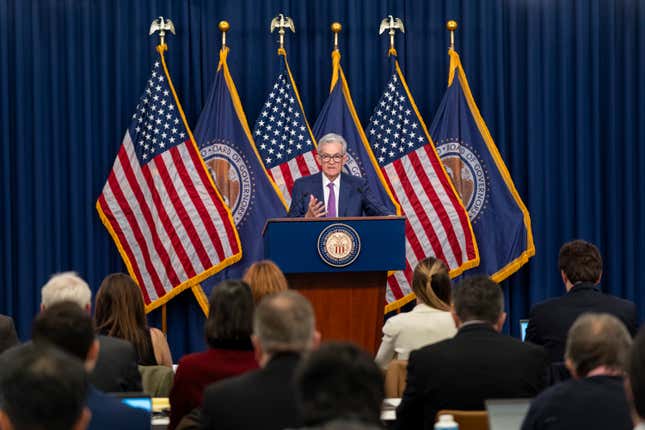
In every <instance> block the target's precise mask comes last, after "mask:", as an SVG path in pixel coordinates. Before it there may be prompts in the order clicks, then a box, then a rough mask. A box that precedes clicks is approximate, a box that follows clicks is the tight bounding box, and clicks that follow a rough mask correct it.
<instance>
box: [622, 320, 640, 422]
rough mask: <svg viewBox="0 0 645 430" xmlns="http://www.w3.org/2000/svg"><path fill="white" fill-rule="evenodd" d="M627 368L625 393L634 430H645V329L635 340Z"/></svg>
mask: <svg viewBox="0 0 645 430" xmlns="http://www.w3.org/2000/svg"><path fill="white" fill-rule="evenodd" d="M626 368H627V369H626V370H627V371H626V378H625V391H626V392H627V401H628V403H629V407H630V410H631V412H632V420H633V422H634V430H645V329H641V330H640V331H639V332H638V335H637V336H636V337H635V338H634V343H633V344H632V347H631V350H630V351H629V356H628V358H627V365H626Z"/></svg>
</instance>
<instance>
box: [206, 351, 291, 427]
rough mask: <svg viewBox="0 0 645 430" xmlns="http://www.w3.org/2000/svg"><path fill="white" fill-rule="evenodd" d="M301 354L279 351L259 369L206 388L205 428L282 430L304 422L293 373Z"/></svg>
mask: <svg viewBox="0 0 645 430" xmlns="http://www.w3.org/2000/svg"><path fill="white" fill-rule="evenodd" d="M299 361H300V356H299V355H297V354H279V355H276V356H274V357H273V358H272V359H271V360H270V361H269V362H268V363H267V365H266V366H265V367H264V368H262V369H259V370H255V371H253V372H248V373H245V374H243V375H240V376H237V377H234V378H229V379H225V380H223V381H219V382H216V383H215V384H213V385H210V386H209V387H208V388H206V391H205V392H204V401H203V403H202V417H201V422H202V428H203V429H217V430H228V429H230V430H257V429H262V430H282V429H285V428H292V427H297V426H298V425H301V424H302V420H301V412H300V409H299V408H298V406H297V404H296V401H297V400H296V387H295V382H294V381H293V376H294V372H295V369H296V366H297V365H298V362H299Z"/></svg>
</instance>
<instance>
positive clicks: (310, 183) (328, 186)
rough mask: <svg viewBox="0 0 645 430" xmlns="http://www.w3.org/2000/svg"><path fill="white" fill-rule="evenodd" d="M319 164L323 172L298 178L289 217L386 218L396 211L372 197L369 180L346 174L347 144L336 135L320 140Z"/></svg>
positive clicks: (331, 134)
mask: <svg viewBox="0 0 645 430" xmlns="http://www.w3.org/2000/svg"><path fill="white" fill-rule="evenodd" d="M316 160H317V161H318V164H320V165H321V166H322V172H320V173H316V174H314V175H311V176H305V177H302V178H299V179H297V180H296V181H295V182H294V184H293V189H292V190H291V197H292V198H291V207H290V208H289V213H288V214H287V216H289V217H306V218H314V217H324V216H327V217H345V216H363V215H367V216H383V215H392V214H393V212H392V211H390V210H388V209H387V208H386V207H384V206H383V205H382V204H381V203H380V202H379V201H378V200H377V199H376V197H375V196H374V195H373V194H372V192H371V191H370V189H369V186H368V184H367V181H366V180H365V179H363V178H359V177H357V176H352V175H349V174H347V173H343V172H342V169H343V166H344V165H345V162H347V142H346V141H345V139H344V138H343V137H342V136H340V135H338V134H334V133H329V134H326V135H324V136H323V137H322V138H321V139H320V140H319V141H318V154H317V155H316Z"/></svg>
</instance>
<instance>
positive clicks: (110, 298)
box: [94, 273, 150, 357]
mask: <svg viewBox="0 0 645 430" xmlns="http://www.w3.org/2000/svg"><path fill="white" fill-rule="evenodd" d="M94 323H95V325H96V330H97V331H98V333H100V334H103V335H106V336H114V337H118V338H121V339H125V340H127V341H130V342H132V344H133V345H134V346H135V348H136V350H137V353H138V354H139V357H147V356H148V355H149V354H150V351H149V349H150V342H149V341H148V336H149V334H148V321H147V320H146V313H145V310H144V306H143V297H142V296H141V290H140V289H139V286H138V285H137V284H136V283H135V282H134V280H133V279H132V278H131V277H130V276H128V275H126V274H125V273H113V274H111V275H108V276H107V277H106V278H105V279H103V282H101V286H100V287H99V290H98V291H97V293H96V299H95V302H94Z"/></svg>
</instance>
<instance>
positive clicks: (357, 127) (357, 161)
mask: <svg viewBox="0 0 645 430" xmlns="http://www.w3.org/2000/svg"><path fill="white" fill-rule="evenodd" d="M327 133H336V134H340V135H341V136H343V137H344V138H345V140H346V141H347V163H345V167H344V170H345V172H346V173H349V174H350V175H354V176H360V177H362V178H365V179H366V180H367V183H368V184H369V187H370V191H371V192H372V193H373V194H374V195H375V196H376V197H377V198H378V199H379V201H380V203H381V204H382V205H383V206H384V207H386V208H388V209H389V210H390V211H391V212H392V213H397V214H400V208H399V207H398V204H397V203H396V201H395V200H394V197H393V196H392V194H391V193H390V192H389V189H388V188H387V184H386V183H385V178H383V174H382V173H381V169H380V167H379V165H378V163H377V162H376V159H375V158H374V154H373V153H372V150H371V149H370V147H369V142H368V141H367V137H366V136H365V132H364V131H363V126H361V123H360V121H359V119H358V115H357V114H356V109H355V108H354V102H353V101H352V95H351V93H350V92H349V86H348V85H347V80H346V79H345V74H344V73H343V69H342V68H341V66H340V52H338V51H333V52H332V77H331V91H330V93H329V97H328V98H327V101H326V102H325V104H324V106H323V108H322V110H321V112H320V114H319V115H318V119H317V120H316V123H315V124H314V136H315V137H316V139H320V138H321V137H323V136H324V135H325V134H327Z"/></svg>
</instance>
